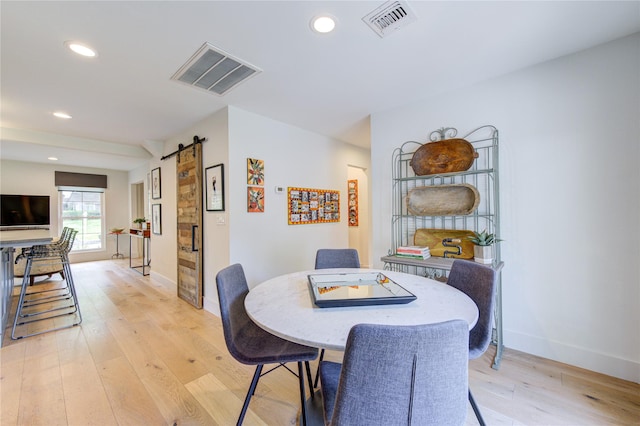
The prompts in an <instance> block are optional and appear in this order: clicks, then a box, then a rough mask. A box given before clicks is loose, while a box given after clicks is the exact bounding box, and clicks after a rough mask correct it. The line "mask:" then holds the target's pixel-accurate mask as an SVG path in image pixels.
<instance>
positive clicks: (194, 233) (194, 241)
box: [191, 225, 198, 251]
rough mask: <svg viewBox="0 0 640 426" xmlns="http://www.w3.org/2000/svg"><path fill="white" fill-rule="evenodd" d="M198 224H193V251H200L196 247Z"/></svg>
mask: <svg viewBox="0 0 640 426" xmlns="http://www.w3.org/2000/svg"><path fill="white" fill-rule="evenodd" d="M197 227H198V225H192V226H191V251H198V248H197V247H196V228H197Z"/></svg>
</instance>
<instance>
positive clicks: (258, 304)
mask: <svg viewBox="0 0 640 426" xmlns="http://www.w3.org/2000/svg"><path fill="white" fill-rule="evenodd" d="M371 271H377V272H382V273H383V274H385V275H386V276H388V277H389V278H391V279H392V280H393V281H395V282H396V283H398V284H400V285H401V286H402V287H404V288H405V289H407V290H408V291H410V292H411V293H413V294H414V295H416V296H417V299H416V300H414V301H413V302H410V303H408V304H400V305H374V306H351V307H340V308H318V307H317V306H315V304H314V303H313V299H312V296H311V294H310V292H309V284H308V279H307V275H309V274H318V273H345V272H371ZM245 308H246V310H247V313H248V315H249V317H250V318H251V319H252V320H253V321H254V322H255V323H256V324H258V325H259V326H260V327H262V328H264V329H265V330H267V331H269V332H270V333H272V334H275V335H276V336H279V337H282V338H283V339H287V340H290V341H293V342H297V343H301V344H304V345H309V346H314V347H318V348H326V349H333V350H344V346H345V344H346V341H347V336H348V334H349V330H350V329H351V327H353V326H354V325H355V324H359V323H370V324H390V325H416V324H430V323H436V322H442V321H447V320H451V319H464V320H466V321H467V323H469V328H470V329H471V328H472V327H473V326H474V325H475V323H476V321H477V320H478V308H477V306H476V304H475V303H474V302H473V301H472V300H471V299H470V298H469V297H468V296H467V295H466V294H464V293H462V292H461V291H459V290H457V289H455V288H453V287H451V286H449V285H447V284H444V283H441V282H439V281H435V280H432V279H429V278H424V277H420V276H417V275H411V274H404V273H401V272H393V271H383V270H373V269H322V270H311V271H303V272H295V273H292V274H288V275H283V276H279V277H276V278H273V279H270V280H268V281H265V282H263V283H261V284H260V285H258V286H257V287H255V288H253V289H252V290H251V291H249V294H248V295H247V297H246V299H245Z"/></svg>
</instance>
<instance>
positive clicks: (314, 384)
mask: <svg viewBox="0 0 640 426" xmlns="http://www.w3.org/2000/svg"><path fill="white" fill-rule="evenodd" d="M323 358H324V349H322V350H321V351H320V356H319V357H318V369H317V370H316V380H315V381H314V382H313V389H315V388H317V387H318V379H319V378H320V363H321V362H322V359H323Z"/></svg>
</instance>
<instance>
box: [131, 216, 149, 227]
mask: <svg viewBox="0 0 640 426" xmlns="http://www.w3.org/2000/svg"><path fill="white" fill-rule="evenodd" d="M133 223H135V224H136V225H137V227H138V229H144V228H143V224H144V226H146V224H147V219H145V218H144V217H137V218H135V219H133Z"/></svg>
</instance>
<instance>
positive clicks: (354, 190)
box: [347, 179, 358, 226]
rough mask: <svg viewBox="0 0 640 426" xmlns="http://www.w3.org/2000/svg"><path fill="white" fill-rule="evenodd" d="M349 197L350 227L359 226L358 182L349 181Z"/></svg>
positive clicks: (355, 180) (354, 180)
mask: <svg viewBox="0 0 640 426" xmlns="http://www.w3.org/2000/svg"><path fill="white" fill-rule="evenodd" d="M347 196H348V201H349V203H348V204H349V226H358V181H357V179H351V180H348V181H347Z"/></svg>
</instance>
